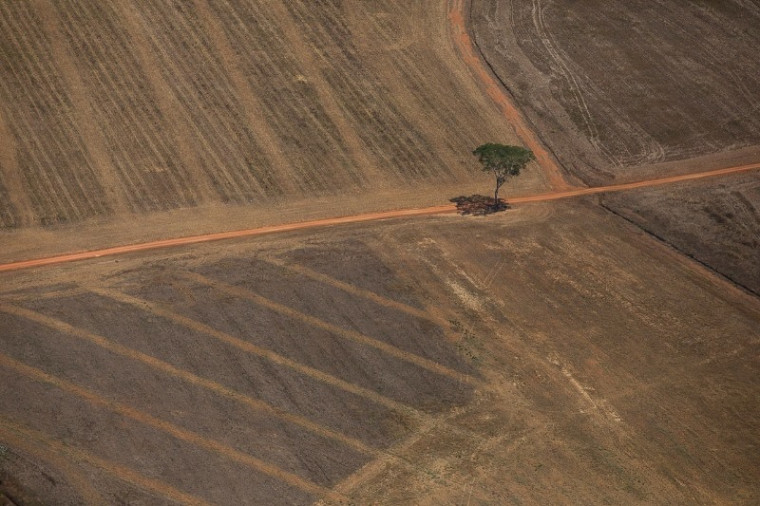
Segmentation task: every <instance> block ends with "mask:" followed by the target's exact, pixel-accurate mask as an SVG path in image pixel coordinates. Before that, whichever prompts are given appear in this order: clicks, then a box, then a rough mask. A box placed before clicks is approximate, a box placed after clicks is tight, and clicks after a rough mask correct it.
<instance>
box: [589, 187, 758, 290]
mask: <svg viewBox="0 0 760 506" xmlns="http://www.w3.org/2000/svg"><path fill="white" fill-rule="evenodd" d="M603 203H604V206H605V207H607V208H608V209H610V210H612V211H614V212H615V213H617V214H619V215H621V216H623V217H624V218H626V219H627V220H630V221H632V222H634V223H637V224H638V225H639V226H641V227H642V228H644V229H645V230H646V231H648V232H649V233H651V234H653V235H654V236H656V237H658V238H660V239H662V240H665V241H666V242H668V243H669V244H672V245H673V246H674V247H676V248H678V249H679V250H680V251H682V252H684V253H685V254H687V255H688V256H690V257H692V258H694V259H695V260H697V261H699V262H701V263H703V264H705V265H708V266H709V267H711V268H712V269H715V270H716V271H717V272H719V273H720V274H722V275H723V276H726V277H727V278H729V279H730V280H732V281H733V282H735V283H737V284H739V285H741V286H742V287H744V288H746V289H747V290H749V291H751V292H753V293H754V294H755V295H760V267H759V266H760V178H759V177H758V176H757V174H748V175H745V176H739V177H732V178H729V179H722V180H718V181H703V182H698V183H688V184H679V185H674V186H667V187H662V188H652V189H646V190H637V191H633V192H626V193H616V194H610V195H608V196H606V197H604V199H603Z"/></svg>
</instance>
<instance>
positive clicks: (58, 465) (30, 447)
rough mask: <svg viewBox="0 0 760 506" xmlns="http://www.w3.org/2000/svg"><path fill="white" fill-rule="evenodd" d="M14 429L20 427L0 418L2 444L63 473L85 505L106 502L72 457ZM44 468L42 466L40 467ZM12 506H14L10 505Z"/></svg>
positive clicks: (97, 505) (94, 505)
mask: <svg viewBox="0 0 760 506" xmlns="http://www.w3.org/2000/svg"><path fill="white" fill-rule="evenodd" d="M12 427H19V426H17V425H15V424H10V422H4V421H3V419H2V416H0V442H4V443H5V444H7V445H8V446H10V447H12V448H13V449H14V450H21V451H23V452H24V453H27V454H29V455H31V456H33V457H34V459H35V460H36V461H37V462H45V463H47V464H48V465H50V466H52V467H54V468H55V470H56V471H58V472H60V473H62V474H63V475H65V477H66V478H67V482H68V484H69V485H71V486H72V487H74V489H76V491H77V495H78V499H81V500H82V501H83V503H84V504H88V505H91V506H100V505H102V504H105V503H106V501H105V499H103V496H101V495H100V493H99V492H98V491H97V490H96V489H95V487H94V486H93V484H92V481H91V479H90V477H89V476H86V475H85V474H84V473H83V472H82V470H81V469H77V468H76V467H75V466H73V465H72V463H73V462H74V459H72V458H70V456H64V455H61V454H60V453H59V452H58V451H56V450H54V449H52V448H50V447H49V445H44V444H41V443H40V441H39V440H38V439H36V438H31V437H28V435H26V434H23V435H22V434H19V431H17V430H13V429H12ZM40 467H42V466H40ZM88 474H89V473H88ZM3 504H5V503H3ZM8 506H12V505H10V504H9V505H8Z"/></svg>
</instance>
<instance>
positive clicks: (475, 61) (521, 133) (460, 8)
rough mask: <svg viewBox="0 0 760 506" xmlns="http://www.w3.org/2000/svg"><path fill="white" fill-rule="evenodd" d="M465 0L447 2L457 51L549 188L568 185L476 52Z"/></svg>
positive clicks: (562, 187) (567, 186)
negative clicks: (507, 123)
mask: <svg viewBox="0 0 760 506" xmlns="http://www.w3.org/2000/svg"><path fill="white" fill-rule="evenodd" d="M465 2H466V0H451V1H450V2H449V22H450V27H451V35H452V38H453V39H454V43H455V45H456V47H457V50H458V51H459V54H460V55H461V56H462V61H464V63H465V64H467V66H468V67H470V69H471V70H472V72H473V74H474V75H475V77H477V79H478V80H479V81H480V82H481V83H482V84H483V85H484V87H485V91H486V93H487V94H488V96H489V97H491V100H493V101H494V102H495V103H496V105H498V106H499V109H501V111H502V113H503V114H504V116H505V117H506V118H507V120H508V121H509V124H510V125H512V127H513V128H514V129H515V133H516V134H517V136H518V137H519V138H520V140H522V141H523V143H525V145H526V146H527V147H528V148H530V150H531V151H533V153H535V155H536V161H537V162H538V164H539V165H540V166H541V168H542V169H543V171H544V174H545V175H546V177H547V179H548V181H549V184H550V185H551V187H552V188H553V189H555V190H565V189H568V188H570V185H569V184H568V183H567V181H565V178H564V176H563V175H562V170H560V168H559V166H558V165H557V162H556V161H555V159H554V157H552V155H551V154H550V153H549V152H548V151H547V150H546V148H545V147H544V145H543V143H542V142H541V141H540V140H539V139H538V137H536V134H535V133H533V130H531V129H530V128H529V127H528V124H527V122H526V120H525V117H524V116H523V115H522V114H521V113H520V111H519V110H518V109H517V107H516V106H515V104H514V103H513V102H512V100H511V99H510V97H509V96H508V95H507V94H506V93H505V91H504V88H503V87H502V86H501V84H500V83H499V82H498V81H497V80H496V79H495V78H494V76H493V74H492V73H491V72H490V70H489V69H488V68H487V67H486V65H485V64H484V63H483V60H482V59H481V58H480V57H479V56H478V53H477V52H476V51H475V49H474V45H473V43H472V38H471V37H470V34H469V33H468V31H467V25H466V22H465V16H466V7H465Z"/></svg>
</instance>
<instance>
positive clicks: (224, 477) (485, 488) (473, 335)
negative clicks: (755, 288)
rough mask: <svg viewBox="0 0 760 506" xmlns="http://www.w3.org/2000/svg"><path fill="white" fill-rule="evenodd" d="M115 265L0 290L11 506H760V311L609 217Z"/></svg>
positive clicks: (365, 233) (387, 228) (529, 216)
mask: <svg viewBox="0 0 760 506" xmlns="http://www.w3.org/2000/svg"><path fill="white" fill-rule="evenodd" d="M474 244H477V247H472V245H474ZM103 260H105V259H101V260H93V261H88V262H87V263H84V264H69V265H66V266H58V267H55V268H48V269H47V270H42V271H39V272H45V273H47V275H46V276H44V277H43V276H40V274H39V272H32V271H28V272H18V273H5V274H4V276H3V290H2V293H1V294H0V327H1V328H2V329H3V333H2V338H0V406H2V410H1V412H0V494H2V493H4V492H7V493H9V494H11V495H13V494H17V490H27V491H30V492H31V493H33V494H34V495H36V496H37V497H38V498H39V499H40V500H41V501H42V502H43V503H45V504H47V503H52V504H62V505H68V504H72V505H73V504H83V503H84V504H123V503H127V504H165V503H172V502H176V503H180V504H309V503H312V502H314V501H317V500H320V499H322V500H323V501H324V502H326V503H329V504H372V503H389V504H467V502H468V501H469V502H470V503H471V504H477V503H480V504H507V503H540V504H562V503H564V504H610V503H613V504H630V503H647V504H675V503H680V504H683V503H727V502H730V503H734V504H736V503H739V504H754V503H756V502H757V500H758V498H759V497H760V495H759V494H760V490H758V484H757V480H756V470H757V469H758V466H759V465H760V461H758V458H759V457H758V455H759V454H758V452H757V451H756V449H757V445H758V444H759V441H758V437H759V436H758V435H760V430H759V429H760V427H758V420H760V413H758V404H757V402H756V399H757V396H758V394H760V392H759V391H758V383H757V375H758V372H759V371H758V362H757V360H754V357H755V356H756V355H757V352H758V350H757V347H758V342H759V339H760V334H759V333H758V328H760V327H758V322H759V321H760V307H759V306H758V304H757V300H756V299H752V300H749V299H747V298H746V296H744V295H743V294H742V293H741V292H738V291H736V290H734V289H732V288H731V285H729V284H727V283H725V282H723V281H721V280H720V279H719V278H713V277H711V276H710V275H707V276H705V274H704V273H703V272H701V271H699V269H697V270H695V268H694V265H693V264H692V263H690V261H688V260H687V261H685V260H684V259H683V258H682V257H680V256H679V255H674V254H673V253H672V252H670V251H669V250H667V249H666V248H664V247H662V246H661V245H660V244H659V243H658V242H657V241H655V240H653V239H651V238H650V237H649V236H647V235H645V234H643V233H641V232H639V231H637V229H635V228H634V227H632V226H631V225H629V224H627V223H626V222H625V221H624V220H620V219H619V218H617V217H615V216H613V215H612V214H610V213H607V212H605V211H604V210H602V209H601V208H600V207H599V206H597V205H591V203H583V202H580V203H578V202H565V203H560V202H552V203H548V204H536V205H533V206H531V207H522V208H517V209H514V210H511V211H509V213H505V214H503V215H501V216H493V217H490V218H480V219H476V218H470V219H467V218H462V217H458V216H453V217H440V218H428V219H427V220H426V221H424V222H421V221H419V219H415V220H409V221H406V222H401V221H397V222H393V223H386V224H375V225H374V226H372V227H369V226H367V225H350V226H347V227H343V228H340V229H337V228H336V229H333V230H330V231H328V232H326V231H325V230H324V229H321V230H319V231H318V232H311V233H309V232H305V231H301V232H297V233H291V234H290V235H285V236H279V237H273V236H269V237H268V238H259V239H257V240H256V241H255V242H250V241H238V242H237V243H227V245H226V247H225V248H223V249H220V248H218V247H217V246H216V245H196V246H193V247H190V248H188V249H185V250H183V251H175V252H174V253H171V254H167V252H166V251H163V252H155V253H151V254H146V253H143V254H138V255H135V256H133V257H131V258H130V257H121V259H120V260H121V261H120V262H119V263H115V262H114V261H113V259H110V260H105V261H103ZM654 280H656V282H654ZM4 473H10V475H11V476H13V477H14V480H15V481H14V484H15V486H10V485H5V482H4V481H3V479H4V478H3V476H4V475H5V474H4ZM1 497H2V495H0V498H1ZM23 504H33V503H31V502H28V501H25V502H24V503H23Z"/></svg>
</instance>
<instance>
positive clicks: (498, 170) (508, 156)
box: [472, 143, 536, 178]
mask: <svg viewBox="0 0 760 506" xmlns="http://www.w3.org/2000/svg"><path fill="white" fill-rule="evenodd" d="M472 154H473V155H475V156H477V157H478V160H479V161H480V163H481V164H483V170H484V171H490V172H493V173H494V174H496V175H497V176H499V175H501V176H503V177H504V178H507V177H509V176H517V175H519V174H520V171H521V170H522V169H524V168H525V166H526V165H528V163H529V162H531V161H533V160H535V159H536V157H535V155H533V151H531V150H530V149H526V148H522V147H520V146H508V145H504V144H493V143H488V144H483V145H482V146H479V147H478V148H477V149H476V150H475V151H473V152H472Z"/></svg>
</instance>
